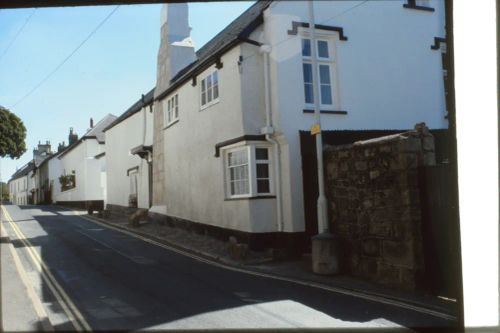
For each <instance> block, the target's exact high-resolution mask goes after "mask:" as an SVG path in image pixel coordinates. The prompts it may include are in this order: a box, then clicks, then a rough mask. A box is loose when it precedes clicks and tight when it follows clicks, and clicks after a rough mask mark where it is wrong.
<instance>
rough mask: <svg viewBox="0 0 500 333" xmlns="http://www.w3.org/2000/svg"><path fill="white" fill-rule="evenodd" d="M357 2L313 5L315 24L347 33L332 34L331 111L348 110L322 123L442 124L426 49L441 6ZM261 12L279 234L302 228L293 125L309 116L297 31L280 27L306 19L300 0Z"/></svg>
mask: <svg viewBox="0 0 500 333" xmlns="http://www.w3.org/2000/svg"><path fill="white" fill-rule="evenodd" d="M361 3H362V2H361V1H335V2H329V1H316V2H314V7H315V18H316V24H323V25H332V26H339V27H342V28H343V29H344V34H345V36H347V38H348V40H347V41H341V40H339V39H338V33H336V32H333V34H334V35H335V36H336V38H335V45H336V62H337V67H336V68H337V77H336V80H337V81H333V84H334V86H335V84H336V87H334V89H337V93H338V96H337V97H338V101H339V107H338V108H336V110H343V111H347V112H348V114H347V115H333V114H322V116H321V121H322V128H323V129H324V130H335V129H350V130H363V129H402V130H403V129H408V128H413V126H414V125H415V123H417V122H422V121H423V122H426V124H427V126H429V127H430V128H446V127H447V121H446V119H445V118H444V117H445V115H446V112H445V96H444V84H443V77H442V64H441V52H440V51H439V50H431V48H430V46H431V45H432V44H433V43H434V37H444V5H443V3H442V2H441V1H431V4H430V5H431V7H434V8H435V12H426V11H420V10H414V9H406V8H403V6H402V4H403V3H406V1H399V2H398V1H373V2H372V1H368V2H365V3H363V4H361ZM356 5H359V6H358V7H356V8H353V7H354V6H356ZM264 17H265V18H264V22H265V23H264V32H265V33H264V40H265V42H266V43H267V44H271V45H272V46H273V48H272V53H271V85H272V105H273V112H274V116H275V117H276V118H275V125H277V126H276V127H277V130H278V131H277V132H278V133H277V134H278V135H280V134H282V136H281V137H279V140H280V141H281V142H283V144H284V145H283V146H282V165H283V171H282V172H283V180H284V182H283V193H284V202H283V205H284V220H285V231H303V230H304V227H305V226H304V207H303V189H302V166H301V159H300V158H301V157H300V139H299V130H306V131H307V130H309V128H310V126H311V125H312V124H313V123H314V115H313V114H304V113H303V109H305V108H306V107H305V103H304V87H303V73H302V55H301V35H300V31H301V28H299V34H298V35H289V34H288V33H287V32H288V30H291V29H292V21H299V22H308V21H309V19H308V8H307V3H306V2H304V1H301V2H295V1H279V2H276V3H274V4H272V5H271V6H270V8H269V9H267V10H266V11H265V16H264ZM331 18H333V19H331ZM329 19H330V20H329ZM317 32H318V34H321V33H324V32H325V31H321V30H317ZM327 33H330V34H332V32H327ZM333 79H335V78H333Z"/></svg>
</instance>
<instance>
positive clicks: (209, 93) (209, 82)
mask: <svg viewBox="0 0 500 333" xmlns="http://www.w3.org/2000/svg"><path fill="white" fill-rule="evenodd" d="M207 101H208V102H210V101H212V75H209V76H208V77H207Z"/></svg>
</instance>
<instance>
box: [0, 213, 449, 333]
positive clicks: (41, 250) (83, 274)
mask: <svg viewBox="0 0 500 333" xmlns="http://www.w3.org/2000/svg"><path fill="white" fill-rule="evenodd" d="M5 208H6V210H7V212H8V222H3V223H2V225H3V226H4V228H5V229H6V231H7V233H8V235H9V238H10V239H11V241H12V244H13V245H14V249H15V251H16V252H17V253H18V255H19V259H20V261H21V264H22V266H23V267H24V269H25V270H26V272H27V275H28V276H29V281H30V282H31V285H32V287H33V291H34V293H35V294H36V295H37V296H38V298H39V300H40V303H41V304H42V305H43V309H44V310H45V311H46V314H47V317H48V319H49V320H50V323H51V324H52V326H53V327H54V329H55V330H56V331H59V330H63V331H69V330H73V331H74V330H92V331H94V330H105V331H109V330H152V329H154V330H157V329H160V330H167V329H176V330H178V329H188V330H197V329H255V328H261V329H262V328H264V329H292V328H293V329H297V328H300V329H304V328H323V329H325V328H326V329H331V328H335V330H339V329H346V330H347V329H352V328H356V329H359V328H368V329H370V330H373V329H380V330H384V331H385V330H387V329H388V328H392V329H396V330H406V328H412V329H414V330H419V329H421V328H429V327H430V328H436V327H439V328H440V330H444V329H448V330H449V331H456V330H457V326H456V325H457V323H456V321H455V320H453V319H452V318H448V317H446V316H442V315H439V314H438V313H437V312H426V311H422V309H419V308H418V307H415V306H414V307H413V308H412V307H409V306H400V305H399V304H398V303H397V302H388V301H383V300H382V299H378V298H376V297H364V296H363V297H362V296H361V295H356V294H355V293H353V292H349V291H346V290H337V289H336V288H333V287H331V286H326V285H320V284H317V285H315V283H311V282H307V283H306V282H300V281H298V280H297V281H296V280H295V279H293V278H284V277H279V276H276V275H274V274H270V273H264V272H257V271H253V270H249V269H247V267H246V266H250V265H240V266H237V265H229V264H228V263H222V262H221V261H216V260H212V259H210V258H207V257H203V256H201V255H197V254H195V253H193V252H189V251H184V250H180V249H179V248H178V247H175V246H171V245H168V244H167V242H166V241H163V242H159V241H158V240H155V239H153V238H152V237H150V238H147V237H143V236H140V235H138V234H137V233H135V232H134V233H132V232H130V231H128V230H125V229H119V228H118V227H116V226H113V225H108V224H104V223H102V222H99V221H95V220H91V219H89V218H88V217H86V216H81V215H80V213H78V212H75V211H69V210H65V209H61V208H58V207H53V206H14V205H7V206H6V207H5ZM146 228H147V227H144V228H143V227H142V226H141V227H140V228H139V229H141V230H145V229H146ZM2 263H3V257H2ZM263 264H265V265H268V264H269V262H261V263H260V264H255V262H254V263H253V264H252V265H257V266H258V265H263ZM40 267H42V268H43V269H40ZM261 269H262V268H261ZM264 269H265V268H264ZM7 283H8V281H7V280H5V279H3V278H2V290H4V289H10V288H11V287H10V286H9V285H8V284H7ZM2 311H3V310H2ZM6 318H7V317H6ZM23 330H24V329H23ZM27 330H31V329H27ZM24 331H25V330H24Z"/></svg>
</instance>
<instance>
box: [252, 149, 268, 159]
mask: <svg viewBox="0 0 500 333" xmlns="http://www.w3.org/2000/svg"><path fill="white" fill-rule="evenodd" d="M255 158H256V159H258V160H267V159H269V158H268V156H267V148H255Z"/></svg>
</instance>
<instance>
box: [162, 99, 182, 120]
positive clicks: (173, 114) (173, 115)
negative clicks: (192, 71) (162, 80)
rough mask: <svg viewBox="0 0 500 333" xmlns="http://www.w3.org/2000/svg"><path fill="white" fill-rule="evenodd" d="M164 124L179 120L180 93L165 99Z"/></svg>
mask: <svg viewBox="0 0 500 333" xmlns="http://www.w3.org/2000/svg"><path fill="white" fill-rule="evenodd" d="M163 117H164V124H165V126H168V125H170V124H173V123H174V122H176V121H177V120H179V95H178V94H175V95H174V96H172V97H170V98H167V99H164V100H163Z"/></svg>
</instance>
